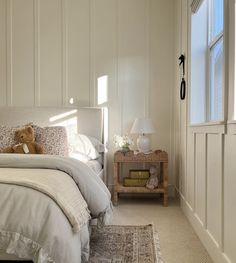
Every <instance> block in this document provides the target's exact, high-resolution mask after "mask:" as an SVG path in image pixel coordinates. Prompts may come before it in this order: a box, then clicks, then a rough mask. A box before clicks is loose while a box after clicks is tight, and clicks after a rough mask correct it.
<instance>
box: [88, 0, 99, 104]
mask: <svg viewBox="0 0 236 263" xmlns="http://www.w3.org/2000/svg"><path fill="white" fill-rule="evenodd" d="M94 8H95V7H94V2H93V0H89V31H90V34H89V37H90V39H89V56H90V58H89V63H90V65H89V68H90V71H89V75H90V76H89V79H90V81H89V82H90V83H89V106H90V107H92V106H95V105H97V104H96V90H95V89H96V85H95V84H96V83H95V56H94V55H95V54H94V20H93V18H94Z"/></svg>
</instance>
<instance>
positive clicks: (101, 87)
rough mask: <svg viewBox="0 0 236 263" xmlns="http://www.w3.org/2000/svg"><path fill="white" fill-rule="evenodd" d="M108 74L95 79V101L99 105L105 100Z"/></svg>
mask: <svg viewBox="0 0 236 263" xmlns="http://www.w3.org/2000/svg"><path fill="white" fill-rule="evenodd" d="M107 91H108V76H107V75H105V76H101V77H99V78H98V79H97V103H98V105H101V104H103V103H106V102H107Z"/></svg>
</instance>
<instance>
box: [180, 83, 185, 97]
mask: <svg viewBox="0 0 236 263" xmlns="http://www.w3.org/2000/svg"><path fill="white" fill-rule="evenodd" d="M185 96H186V81H185V79H184V78H182V81H181V84H180V99H181V100H184V99H185Z"/></svg>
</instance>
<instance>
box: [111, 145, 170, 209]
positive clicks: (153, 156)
mask: <svg viewBox="0 0 236 263" xmlns="http://www.w3.org/2000/svg"><path fill="white" fill-rule="evenodd" d="M130 163H150V164H160V182H159V185H158V188H155V189H153V190H151V189H148V188H146V187H145V186H143V187H140V186H131V187H130V186H123V184H122V182H121V176H120V172H121V165H126V164H130ZM113 167H114V172H113V176H114V191H113V204H114V205H118V194H119V193H161V194H163V205H164V206H168V154H167V153H166V152H164V151H161V150H156V151H154V152H151V153H149V154H144V153H137V154H134V152H133V151H129V152H127V153H125V154H124V153H123V152H121V151H117V152H115V154H114V163H113Z"/></svg>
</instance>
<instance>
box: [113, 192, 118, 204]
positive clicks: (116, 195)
mask: <svg viewBox="0 0 236 263" xmlns="http://www.w3.org/2000/svg"><path fill="white" fill-rule="evenodd" d="M113 205H114V206H117V205H118V193H117V192H116V191H115V190H114V193H113Z"/></svg>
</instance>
